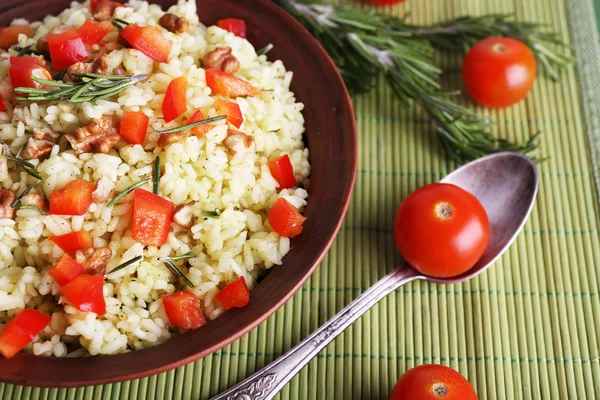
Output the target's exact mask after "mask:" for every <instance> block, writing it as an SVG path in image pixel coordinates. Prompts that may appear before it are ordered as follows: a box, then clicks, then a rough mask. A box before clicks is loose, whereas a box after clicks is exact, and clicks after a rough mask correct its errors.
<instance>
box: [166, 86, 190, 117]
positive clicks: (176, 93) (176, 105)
mask: <svg viewBox="0 0 600 400" xmlns="http://www.w3.org/2000/svg"><path fill="white" fill-rule="evenodd" d="M187 85H188V80H187V78H186V77H185V76H180V77H179V78H175V79H173V80H172V81H171V83H169V86H168V87H167V92H166V93H165V98H164V100H163V103H162V107H161V108H162V113H163V116H164V117H165V122H171V121H173V120H174V119H176V118H177V117H179V116H180V115H181V114H183V113H184V112H185V110H186V91H187Z"/></svg>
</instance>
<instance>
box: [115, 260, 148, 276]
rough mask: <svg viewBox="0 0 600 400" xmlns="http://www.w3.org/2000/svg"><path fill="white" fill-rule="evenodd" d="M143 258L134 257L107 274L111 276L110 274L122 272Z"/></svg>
mask: <svg viewBox="0 0 600 400" xmlns="http://www.w3.org/2000/svg"><path fill="white" fill-rule="evenodd" d="M142 258H143V257H142V256H136V257H133V258H132V259H130V260H127V261H125V262H124V263H122V264H119V265H117V266H116V267H114V268H113V269H112V270H111V271H110V272H109V273H107V274H106V275H110V274H112V273H113V272H117V271H120V270H122V269H123V268H127V267H129V266H130V265H131V264H133V263H136V262H138V261H140V260H141V259H142Z"/></svg>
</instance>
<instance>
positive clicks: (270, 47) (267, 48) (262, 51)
mask: <svg viewBox="0 0 600 400" xmlns="http://www.w3.org/2000/svg"><path fill="white" fill-rule="evenodd" d="M273 47H274V46H273V44H271V43H269V44H268V45H266V46H265V47H263V48H262V49H258V50H256V55H257V56H262V55H263V54H267V53H268V52H269V51H271V50H273Z"/></svg>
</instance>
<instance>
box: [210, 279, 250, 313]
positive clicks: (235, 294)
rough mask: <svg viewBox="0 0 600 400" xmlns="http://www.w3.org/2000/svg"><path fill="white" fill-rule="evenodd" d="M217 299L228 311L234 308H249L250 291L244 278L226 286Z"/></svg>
mask: <svg viewBox="0 0 600 400" xmlns="http://www.w3.org/2000/svg"><path fill="white" fill-rule="evenodd" d="M215 299H217V300H218V301H219V303H221V304H222V305H223V307H225V309H226V310H230V309H232V308H234V307H238V308H242V307H244V306H247V305H248V303H249V302H250V290H248V285H246V280H245V279H244V277H240V278H238V279H236V280H235V281H233V282H231V283H230V284H229V285H227V286H225V288H224V289H223V290H221V291H220V292H219V293H217V295H216V296H215Z"/></svg>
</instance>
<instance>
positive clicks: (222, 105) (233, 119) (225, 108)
mask: <svg viewBox="0 0 600 400" xmlns="http://www.w3.org/2000/svg"><path fill="white" fill-rule="evenodd" d="M215 107H216V108H217V110H218V111H219V113H220V114H224V115H227V119H226V121H227V122H229V123H230V124H231V125H233V126H235V127H236V128H239V127H240V126H242V123H244V116H243V115H242V110H240V106H239V105H238V104H237V103H235V102H233V101H227V100H223V99H217V100H215Z"/></svg>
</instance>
